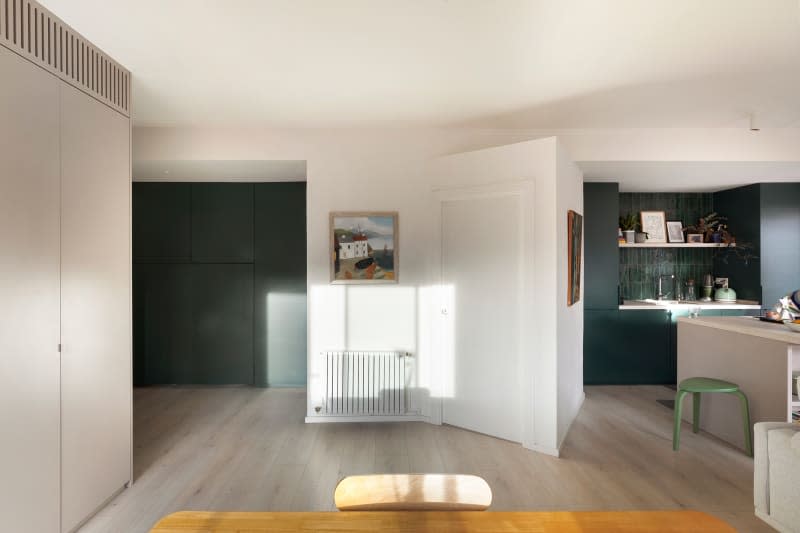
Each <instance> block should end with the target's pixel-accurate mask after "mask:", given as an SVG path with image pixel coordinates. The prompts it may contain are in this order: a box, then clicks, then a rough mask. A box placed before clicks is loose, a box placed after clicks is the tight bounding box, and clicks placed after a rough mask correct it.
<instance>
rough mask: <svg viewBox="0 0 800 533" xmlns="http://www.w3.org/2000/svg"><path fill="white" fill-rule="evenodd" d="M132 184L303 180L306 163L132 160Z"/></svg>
mask: <svg viewBox="0 0 800 533" xmlns="http://www.w3.org/2000/svg"><path fill="white" fill-rule="evenodd" d="M133 180H134V181H305V180H306V162H305V161H294V160H285V161H277V160H272V161H256V160H252V161H239V160H190V161H188V160H180V161H177V160H171V161H157V160H145V161H140V160H134V162H133Z"/></svg>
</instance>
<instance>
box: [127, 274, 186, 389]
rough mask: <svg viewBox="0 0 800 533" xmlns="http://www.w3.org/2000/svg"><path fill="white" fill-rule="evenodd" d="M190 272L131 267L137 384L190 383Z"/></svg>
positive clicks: (135, 380) (135, 381)
mask: <svg viewBox="0 0 800 533" xmlns="http://www.w3.org/2000/svg"><path fill="white" fill-rule="evenodd" d="M192 271H193V265H190V264H136V265H134V269H133V273H134V275H133V304H134V317H133V318H134V320H133V336H134V345H133V353H134V358H133V361H134V383H135V384H136V385H152V384H165V383H193V382H191V381H187V377H188V376H189V374H190V371H191V367H192V365H193V361H194V355H193V331H194V327H193V322H194V319H193V305H192V298H191V296H192V289H193V284H192Z"/></svg>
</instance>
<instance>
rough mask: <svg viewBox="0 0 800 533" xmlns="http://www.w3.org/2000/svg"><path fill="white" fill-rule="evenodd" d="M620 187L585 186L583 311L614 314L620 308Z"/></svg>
mask: <svg viewBox="0 0 800 533" xmlns="http://www.w3.org/2000/svg"><path fill="white" fill-rule="evenodd" d="M618 212H619V184H617V183H584V185H583V213H584V217H583V226H584V230H583V234H584V237H583V255H584V264H585V265H586V266H585V268H584V274H583V276H584V283H583V291H584V298H583V308H584V309H595V310H612V309H616V308H617V306H618V305H619V244H618V242H617V222H618V215H617V213H618Z"/></svg>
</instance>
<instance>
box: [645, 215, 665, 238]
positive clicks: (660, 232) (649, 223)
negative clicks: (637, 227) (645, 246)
mask: <svg viewBox="0 0 800 533" xmlns="http://www.w3.org/2000/svg"><path fill="white" fill-rule="evenodd" d="M641 217H642V232H643V233H647V242H656V243H662V242H663V243H666V242H667V215H666V214H665V213H664V211H642V212H641Z"/></svg>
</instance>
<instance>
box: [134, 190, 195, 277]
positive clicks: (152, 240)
mask: <svg viewBox="0 0 800 533" xmlns="http://www.w3.org/2000/svg"><path fill="white" fill-rule="evenodd" d="M132 201H133V258H134V262H136V263H146V262H156V263H174V262H189V261H191V259H192V190H191V188H190V187H188V186H187V184H185V183H134V184H133V200H132Z"/></svg>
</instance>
